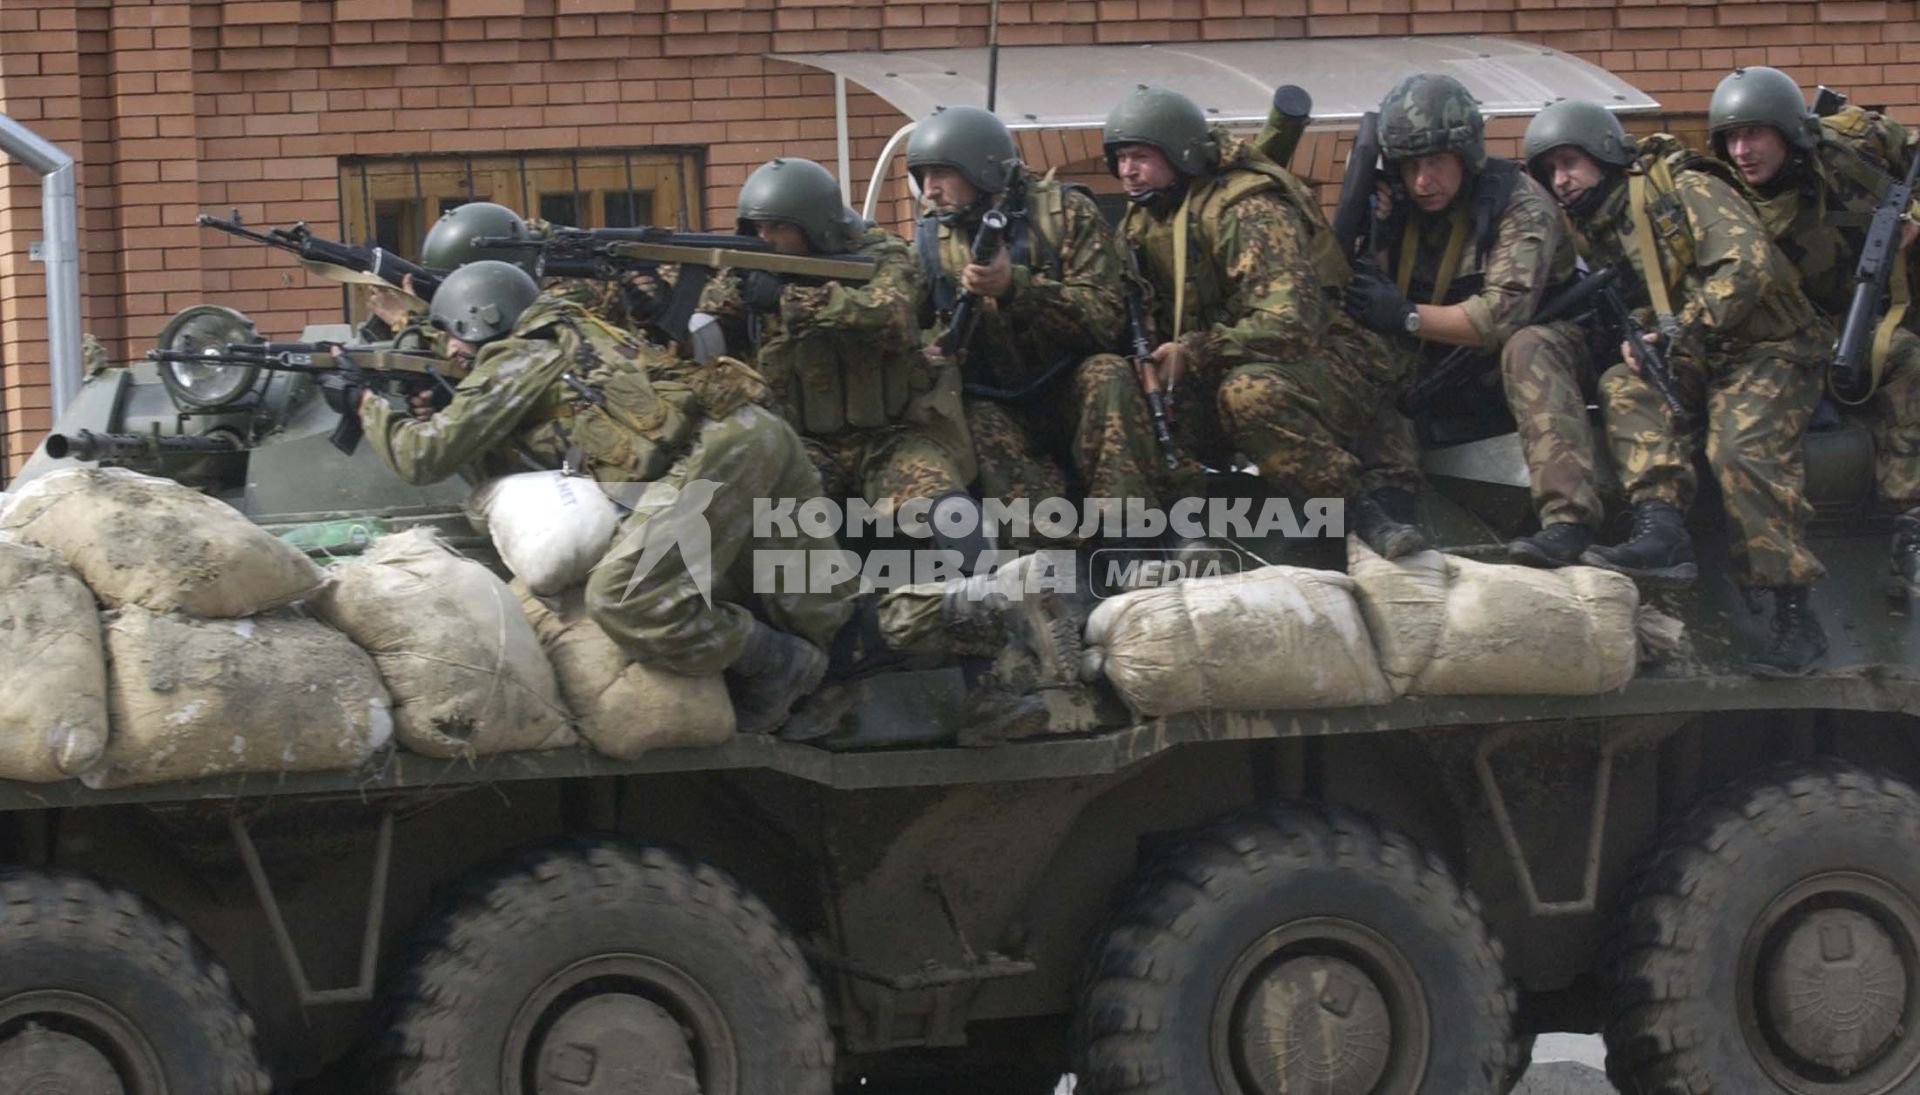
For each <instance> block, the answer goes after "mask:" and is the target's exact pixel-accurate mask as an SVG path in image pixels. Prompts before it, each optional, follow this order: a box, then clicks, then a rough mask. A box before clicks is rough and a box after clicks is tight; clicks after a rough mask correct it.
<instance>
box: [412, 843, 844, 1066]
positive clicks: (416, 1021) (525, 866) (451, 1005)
mask: <svg viewBox="0 0 1920 1095" xmlns="http://www.w3.org/2000/svg"><path fill="white" fill-rule="evenodd" d="M392 1003H393V1007H392V1009H391V1012H390V1014H391V1015H392V1022H393V1025H392V1028H391V1029H390V1030H389V1031H387V1032H386V1033H385V1035H384V1038H383V1041H382V1044H381V1047H380V1051H379V1060H378V1061H377V1064H376V1070H375V1081H376V1085H377V1086H376V1089H377V1090H385V1091H391V1092H393V1093H394V1095H536V1093H538V1095H548V1093H562V1092H564V1093H567V1095H611V1093H615V1092H618V1093H620V1095H627V1093H630V1092H632V1093H640V1095H696V1093H697V1095H828V1092H829V1091H830V1089H831V1087H832V1075H833V1041H832V1038H831V1036H830V1035H829V1033H828V1030H827V1021H826V1007H825V1004H824V1002H823V1000H822V998H821V995H820V988H819V985H818V984H817V983H816V982H815V981H814V978H813V974H812V972H811V971H810V970H809V969H808V968H807V964H806V961H805V960H804V959H803V958H802V957H801V955H800V951H799V948H798V946H797V945H796V944H795V943H794V941H793V939H792V937H791V936H789V935H788V934H787V932H786V931H785V930H784V929H782V928H781V926H780V924H779V922H778V921H776V920H775V919H774V916H773V913H772V912H771V911H769V910H768V908H767V907H766V905H764V904H762V903H761V902H760V900H759V899H758V898H755V897H754V896H753V895H751V894H749V893H747V892H746V891H745V890H744V889H742V888H741V887H740V884H739V883H737V882H735V881H734V880H733V879H732V878H731V877H729V876H728V875H727V874H725V873H724V872H722V871H720V870H718V869H716V868H714V867H711V866H708V865H706V864H704V863H699V862H697V861H695V860H693V859H690V858H688V857H686V856H683V855H679V854H676V853H672V852H668V851H664V850H662V849H658V848H639V847H634V846H632V845H628V844H625V843H622V842H619V841H616V840H607V839H596V840H568V841H564V842H561V843H558V844H555V845H550V846H547V847H543V848H540V849H537V850H534V851H532V852H529V853H526V854H524V855H522V856H520V857H518V858H516V859H515V860H513V861H511V862H509V863H508V864H506V865H505V866H503V867H500V868H497V869H494V870H491V871H487V872H483V873H482V874H481V875H480V876H478V877H477V878H476V879H474V880H473V882H472V883H470V884H469V885H466V886H463V887H461V892H460V893H459V894H457V895H455V897H454V898H453V899H452V900H451V901H449V902H448V904H447V906H446V907H445V908H444V909H443V910H442V911H441V912H440V913H439V914H438V915H437V916H435V917H434V918H433V919H432V920H430V921H429V923H428V924H427V925H426V926H425V928H423V929H422V932H421V934H420V937H419V941H418V943H417V944H416V948H415V953H414V957H413V959H412V961H411V962H410V963H409V965H408V968H407V969H406V971H405V973H404V974H403V975H402V980H401V982H400V984H399V985H398V986H397V988H396V991H395V997H394V1000H393V1002H392Z"/></svg>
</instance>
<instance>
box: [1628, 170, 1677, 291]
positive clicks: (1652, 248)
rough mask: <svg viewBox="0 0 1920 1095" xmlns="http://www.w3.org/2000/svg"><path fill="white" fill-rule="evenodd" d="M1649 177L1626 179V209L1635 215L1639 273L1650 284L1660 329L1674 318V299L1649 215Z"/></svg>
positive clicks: (1641, 174) (1638, 176)
mask: <svg viewBox="0 0 1920 1095" xmlns="http://www.w3.org/2000/svg"><path fill="white" fill-rule="evenodd" d="M1649 200H1650V199H1649V197H1648V195H1647V176H1646V175H1645V174H1644V173H1642V172H1637V171H1636V172H1634V173H1633V174H1631V175H1628V176H1627V206H1628V208H1629V209H1631V210H1632V211H1633V234H1634V237H1635V241H1634V245H1635V247H1636V248H1638V250H1639V252H1640V273H1641V277H1642V278H1643V279H1644V280H1645V281H1646V283H1647V297H1648V298H1649V299H1650V300H1651V301H1652V302H1653V314H1654V315H1655V316H1657V317H1658V318H1659V319H1660V321H1661V325H1664V323H1665V321H1667V320H1670V319H1672V318H1673V297H1672V296H1671V295H1670V294H1669V293H1668V291H1667V275H1666V271H1664V270H1662V269H1661V268H1660V248H1659V245H1658V244H1657V243H1656V242H1655V240H1654V236H1653V218H1652V217H1651V216H1649V215H1648V213H1647V203H1648V201H1649Z"/></svg>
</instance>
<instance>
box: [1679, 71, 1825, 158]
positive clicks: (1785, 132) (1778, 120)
mask: <svg viewBox="0 0 1920 1095" xmlns="http://www.w3.org/2000/svg"><path fill="white" fill-rule="evenodd" d="M1748 125H1770V126H1772V127H1773V128H1775V129H1777V130H1779V131H1780V135H1781V136H1783V137H1785V138H1786V139H1787V143H1789V144H1791V145H1793V147H1795V148H1797V149H1799V150H1800V151H1802V152H1810V151H1812V150H1813V148H1814V146H1815V145H1817V144H1818V143H1819V140H1820V138H1819V131H1820V119H1818V118H1816V117H1814V114H1813V111H1811V110H1809V109H1807V101H1806V99H1805V98H1803V97H1802V96H1801V94H1800V85H1798V84H1796V83H1794V82H1793V77H1791V76H1789V75H1787V74H1786V73H1784V72H1781V71H1780V70H1779V69H1777V68H1768V67H1766V66H1765V65H1751V66H1749V67H1747V68H1736V69H1734V70H1733V71H1732V72H1730V73H1728V74H1727V75H1726V77H1725V78H1724V79H1722V80H1721V81H1720V86H1718V87H1716V88H1714V89H1713V99H1712V101H1711V102H1709V103H1708V104H1707V131H1708V132H1709V133H1710V134H1712V138H1713V150H1714V152H1715V153H1716V154H1718V155H1720V156H1722V157H1724V156H1725V155H1726V132H1727V130H1729V129H1736V128H1739V127H1740V126H1748Z"/></svg>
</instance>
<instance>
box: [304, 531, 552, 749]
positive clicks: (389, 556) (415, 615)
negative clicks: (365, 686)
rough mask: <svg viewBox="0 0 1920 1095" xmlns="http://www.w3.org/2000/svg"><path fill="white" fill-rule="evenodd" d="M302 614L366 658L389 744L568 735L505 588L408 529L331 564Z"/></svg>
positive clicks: (520, 742) (506, 742)
mask: <svg viewBox="0 0 1920 1095" xmlns="http://www.w3.org/2000/svg"><path fill="white" fill-rule="evenodd" d="M312 607H313V611H314V612H315V614H317V615H318V616H319V617H320V618H321V619H323V620H325V621H327V622H328V623H330V624H332V625H333V626H334V627H337V628H339V629H340V630H341V631H344V632H346V633H347V635H349V636H350V637H351V638H352V639H353V641H354V642H356V643H359V644H360V646H361V648H362V649H364V650H366V652H367V653H369V654H372V655H373V660H374V662H375V664H377V665H378V666H379V667H380V678H381V679H382V680H383V681H385V682H386V685H387V691H389V692H390V693H392V694H393V714H394V726H395V729H396V732H397V733H398V735H399V738H400V744H402V745H404V746H406V747H407V748H408V749H411V750H413V751H414V752H416V753H424V754H426V755H427V756H431V757H455V756H468V757H471V756H481V755H484V754H487V753H502V752H515V751H519V750H524V749H556V748H560V747H562V746H567V745H572V744H574V743H575V742H576V740H577V739H576V738H575V737H574V733H573V730H572V728H571V727H569V726H568V725H567V714H566V710H565V708H563V707H562V706H561V704H560V693H559V688H558V686H557V685H556V684H555V682H554V679H553V668H552V667H551V666H549V665H548V664H547V656H546V655H545V654H544V653H542V652H541V650H540V640H539V639H538V638H536V637H535V636H534V634H533V626H532V625H531V624H529V623H527V618H526V616H525V615H524V614H523V613H521V611H520V605H519V603H518V601H517V600H516V599H515V597H514V595H513V592H512V591H511V590H509V589H508V588H507V584H506V583H505V582H502V581H501V580H500V579H499V578H496V577H494V575H493V572H492V571H490V570H488V569H487V568H486V567H484V566H481V565H480V564H479V563H476V562H474V561H473V560H471V559H465V558H462V557H461V556H459V555H456V554H454V553H453V552H452V551H450V550H448V548H447V547H446V545H444V544H442V543H441V542H440V541H439V540H437V539H435V538H434V535H433V533H432V532H431V531H429V530H427V529H424V528H419V529H411V530H409V531H407V532H402V533H398V534H396V535H393V536H389V537H386V538H385V539H383V540H380V541H378V542H376V543H375V544H374V545H373V548H372V549H371V550H370V551H368V552H367V553H366V554H365V555H362V556H361V557H360V558H358V559H356V560H352V561H349V562H345V563H342V564H340V565H338V566H336V567H334V568H333V581H332V582H331V583H330V584H329V585H328V586H327V588H326V590H325V592H324V593H322V594H321V595H320V596H319V597H317V598H315V600H314V602H313V606H312Z"/></svg>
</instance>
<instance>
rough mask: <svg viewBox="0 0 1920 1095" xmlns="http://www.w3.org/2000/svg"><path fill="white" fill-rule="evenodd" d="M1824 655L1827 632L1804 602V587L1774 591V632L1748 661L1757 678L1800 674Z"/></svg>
mask: <svg viewBox="0 0 1920 1095" xmlns="http://www.w3.org/2000/svg"><path fill="white" fill-rule="evenodd" d="M1826 656H1827V632H1826V629H1825V628H1822V627H1821V626H1820V618H1819V617H1818V616H1815V615H1814V614H1813V608H1812V606H1810V605H1808V604H1807V587H1806V586H1779V587H1776V588H1775V589H1774V591H1773V634H1772V636H1771V637H1770V638H1769V639H1768V640H1767V648H1766V649H1765V650H1762V651H1761V652H1760V653H1758V654H1756V655H1754V656H1753V658H1752V660H1750V661H1748V662H1747V672H1749V673H1751V674H1753V675H1754V676H1756V677H1803V676H1805V675H1806V674H1807V673H1808V671H1810V670H1811V669H1813V667H1814V666H1816V665H1818V664H1819V663H1820V660H1821V659H1823V658H1825V657H1826Z"/></svg>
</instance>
